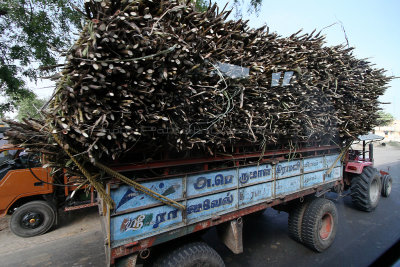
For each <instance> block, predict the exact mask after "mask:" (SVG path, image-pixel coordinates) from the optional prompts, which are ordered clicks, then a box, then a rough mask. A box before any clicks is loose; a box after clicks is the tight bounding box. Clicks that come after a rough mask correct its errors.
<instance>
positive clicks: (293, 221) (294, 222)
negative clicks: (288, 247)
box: [288, 201, 310, 243]
mask: <svg viewBox="0 0 400 267" xmlns="http://www.w3.org/2000/svg"><path fill="white" fill-rule="evenodd" d="M309 204H310V201H304V202H303V203H296V205H295V206H294V207H293V209H292V210H291V211H290V212H289V218H288V230H289V236H290V237H291V238H292V239H293V240H295V241H297V242H300V243H302V242H303V240H302V238H301V227H302V223H303V217H304V212H305V211H306V209H307V208H308V205H309Z"/></svg>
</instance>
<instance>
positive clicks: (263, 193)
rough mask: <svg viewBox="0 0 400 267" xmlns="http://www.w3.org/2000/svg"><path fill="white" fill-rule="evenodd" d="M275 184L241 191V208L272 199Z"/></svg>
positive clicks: (246, 188) (261, 185)
mask: <svg viewBox="0 0 400 267" xmlns="http://www.w3.org/2000/svg"><path fill="white" fill-rule="evenodd" d="M273 185H274V182H269V183H265V184H257V185H253V186H249V187H244V188H240V189H239V207H242V206H247V205H250V204H251V205H254V204H257V203H259V202H262V201H265V200H267V199H269V198H271V197H272V191H273V190H272V189H273Z"/></svg>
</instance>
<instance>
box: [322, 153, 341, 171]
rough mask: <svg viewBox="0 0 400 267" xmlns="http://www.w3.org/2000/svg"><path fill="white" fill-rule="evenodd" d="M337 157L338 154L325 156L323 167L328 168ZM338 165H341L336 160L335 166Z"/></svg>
mask: <svg viewBox="0 0 400 267" xmlns="http://www.w3.org/2000/svg"><path fill="white" fill-rule="evenodd" d="M338 157H339V154H335V155H330V156H325V168H330V167H331V166H332V165H333V163H334V162H335V160H336V159H337V158H338ZM339 166H341V162H340V160H338V162H337V163H336V165H335V167H339Z"/></svg>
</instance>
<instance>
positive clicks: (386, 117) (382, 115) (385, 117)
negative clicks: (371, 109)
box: [378, 111, 394, 126]
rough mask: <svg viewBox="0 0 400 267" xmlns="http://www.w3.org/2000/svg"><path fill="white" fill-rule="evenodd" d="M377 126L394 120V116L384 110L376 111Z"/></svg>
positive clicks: (385, 124)
mask: <svg viewBox="0 0 400 267" xmlns="http://www.w3.org/2000/svg"><path fill="white" fill-rule="evenodd" d="M378 116H379V118H378V123H379V124H378V126H388V125H389V124H391V123H392V122H393V121H394V116H393V115H392V114H390V113H387V112H384V111H378Z"/></svg>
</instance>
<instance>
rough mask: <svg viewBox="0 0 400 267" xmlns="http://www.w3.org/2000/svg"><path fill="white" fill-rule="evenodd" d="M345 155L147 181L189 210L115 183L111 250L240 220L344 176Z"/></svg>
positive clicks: (108, 216) (108, 218) (109, 213)
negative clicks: (180, 208) (243, 216)
mask: <svg viewBox="0 0 400 267" xmlns="http://www.w3.org/2000/svg"><path fill="white" fill-rule="evenodd" d="M339 157H340V155H339V154H338V153H334V154H329V155H319V156H311V157H308V158H304V159H295V160H284V161H278V162H274V163H264V164H256V165H248V166H241V167H236V168H228V169H224V170H217V171H206V172H201V173H195V174H188V175H180V176H177V177H172V178H168V179H160V180H155V181H148V182H142V183H141V184H142V185H143V186H145V187H147V188H150V189H151V190H153V191H155V192H157V193H159V194H162V195H164V196H166V197H168V198H170V199H172V200H175V201H177V202H178V203H180V204H182V205H184V207H185V211H182V210H179V209H177V208H175V207H172V206H168V205H165V204H164V203H161V202H160V201H159V200H156V199H154V198H152V197H150V196H148V195H146V194H144V193H142V192H140V191H137V190H135V189H134V188H132V187H130V186H128V185H121V184H113V183H109V184H108V186H107V189H108V191H109V193H110V195H111V197H112V199H113V200H114V202H115V204H116V207H115V209H113V210H110V209H109V207H105V210H104V211H103V214H104V215H105V216H103V222H104V223H103V225H104V228H105V232H106V233H107V247H108V249H107V250H108V253H107V254H109V255H110V253H111V254H113V255H112V256H111V258H115V257H120V256H123V255H127V254H128V253H131V252H132V251H137V250H140V249H144V248H146V247H150V246H152V245H154V244H155V243H157V244H158V243H162V242H165V241H168V240H171V239H173V238H175V237H178V236H182V235H185V234H189V233H191V232H194V231H197V230H200V229H203V228H207V227H209V226H212V225H213V224H214V223H212V222H216V223H215V224H218V223H220V222H223V221H226V220H227V219H234V218H235V217H239V216H242V215H244V214H248V213H251V212H254V211H257V210H259V209H262V208H263V207H266V206H270V205H268V204H275V203H276V204H277V203H281V202H282V201H283V200H289V199H293V198H295V197H296V196H297V197H299V196H302V195H306V194H310V193H312V192H315V189H316V188H321V187H322V186H328V185H329V187H332V186H333V185H334V184H335V183H336V182H337V181H340V180H341V179H342V176H343V173H342V172H343V168H342V163H341V161H340V160H338V158H339ZM328 171H329V172H330V173H329V175H328V174H327V172H328ZM288 196H292V197H290V198H287V197H288ZM262 204H264V205H262ZM265 204H267V205H265ZM226 215H230V216H228V217H226ZM223 217H224V219H223V220H221V218H223ZM231 217H232V218H231ZM208 221H209V222H211V223H209V222H208ZM161 236H163V237H162V238H157V241H155V240H156V237H161ZM139 241H141V243H139ZM142 241H146V242H142ZM135 246H136V248H135Z"/></svg>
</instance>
